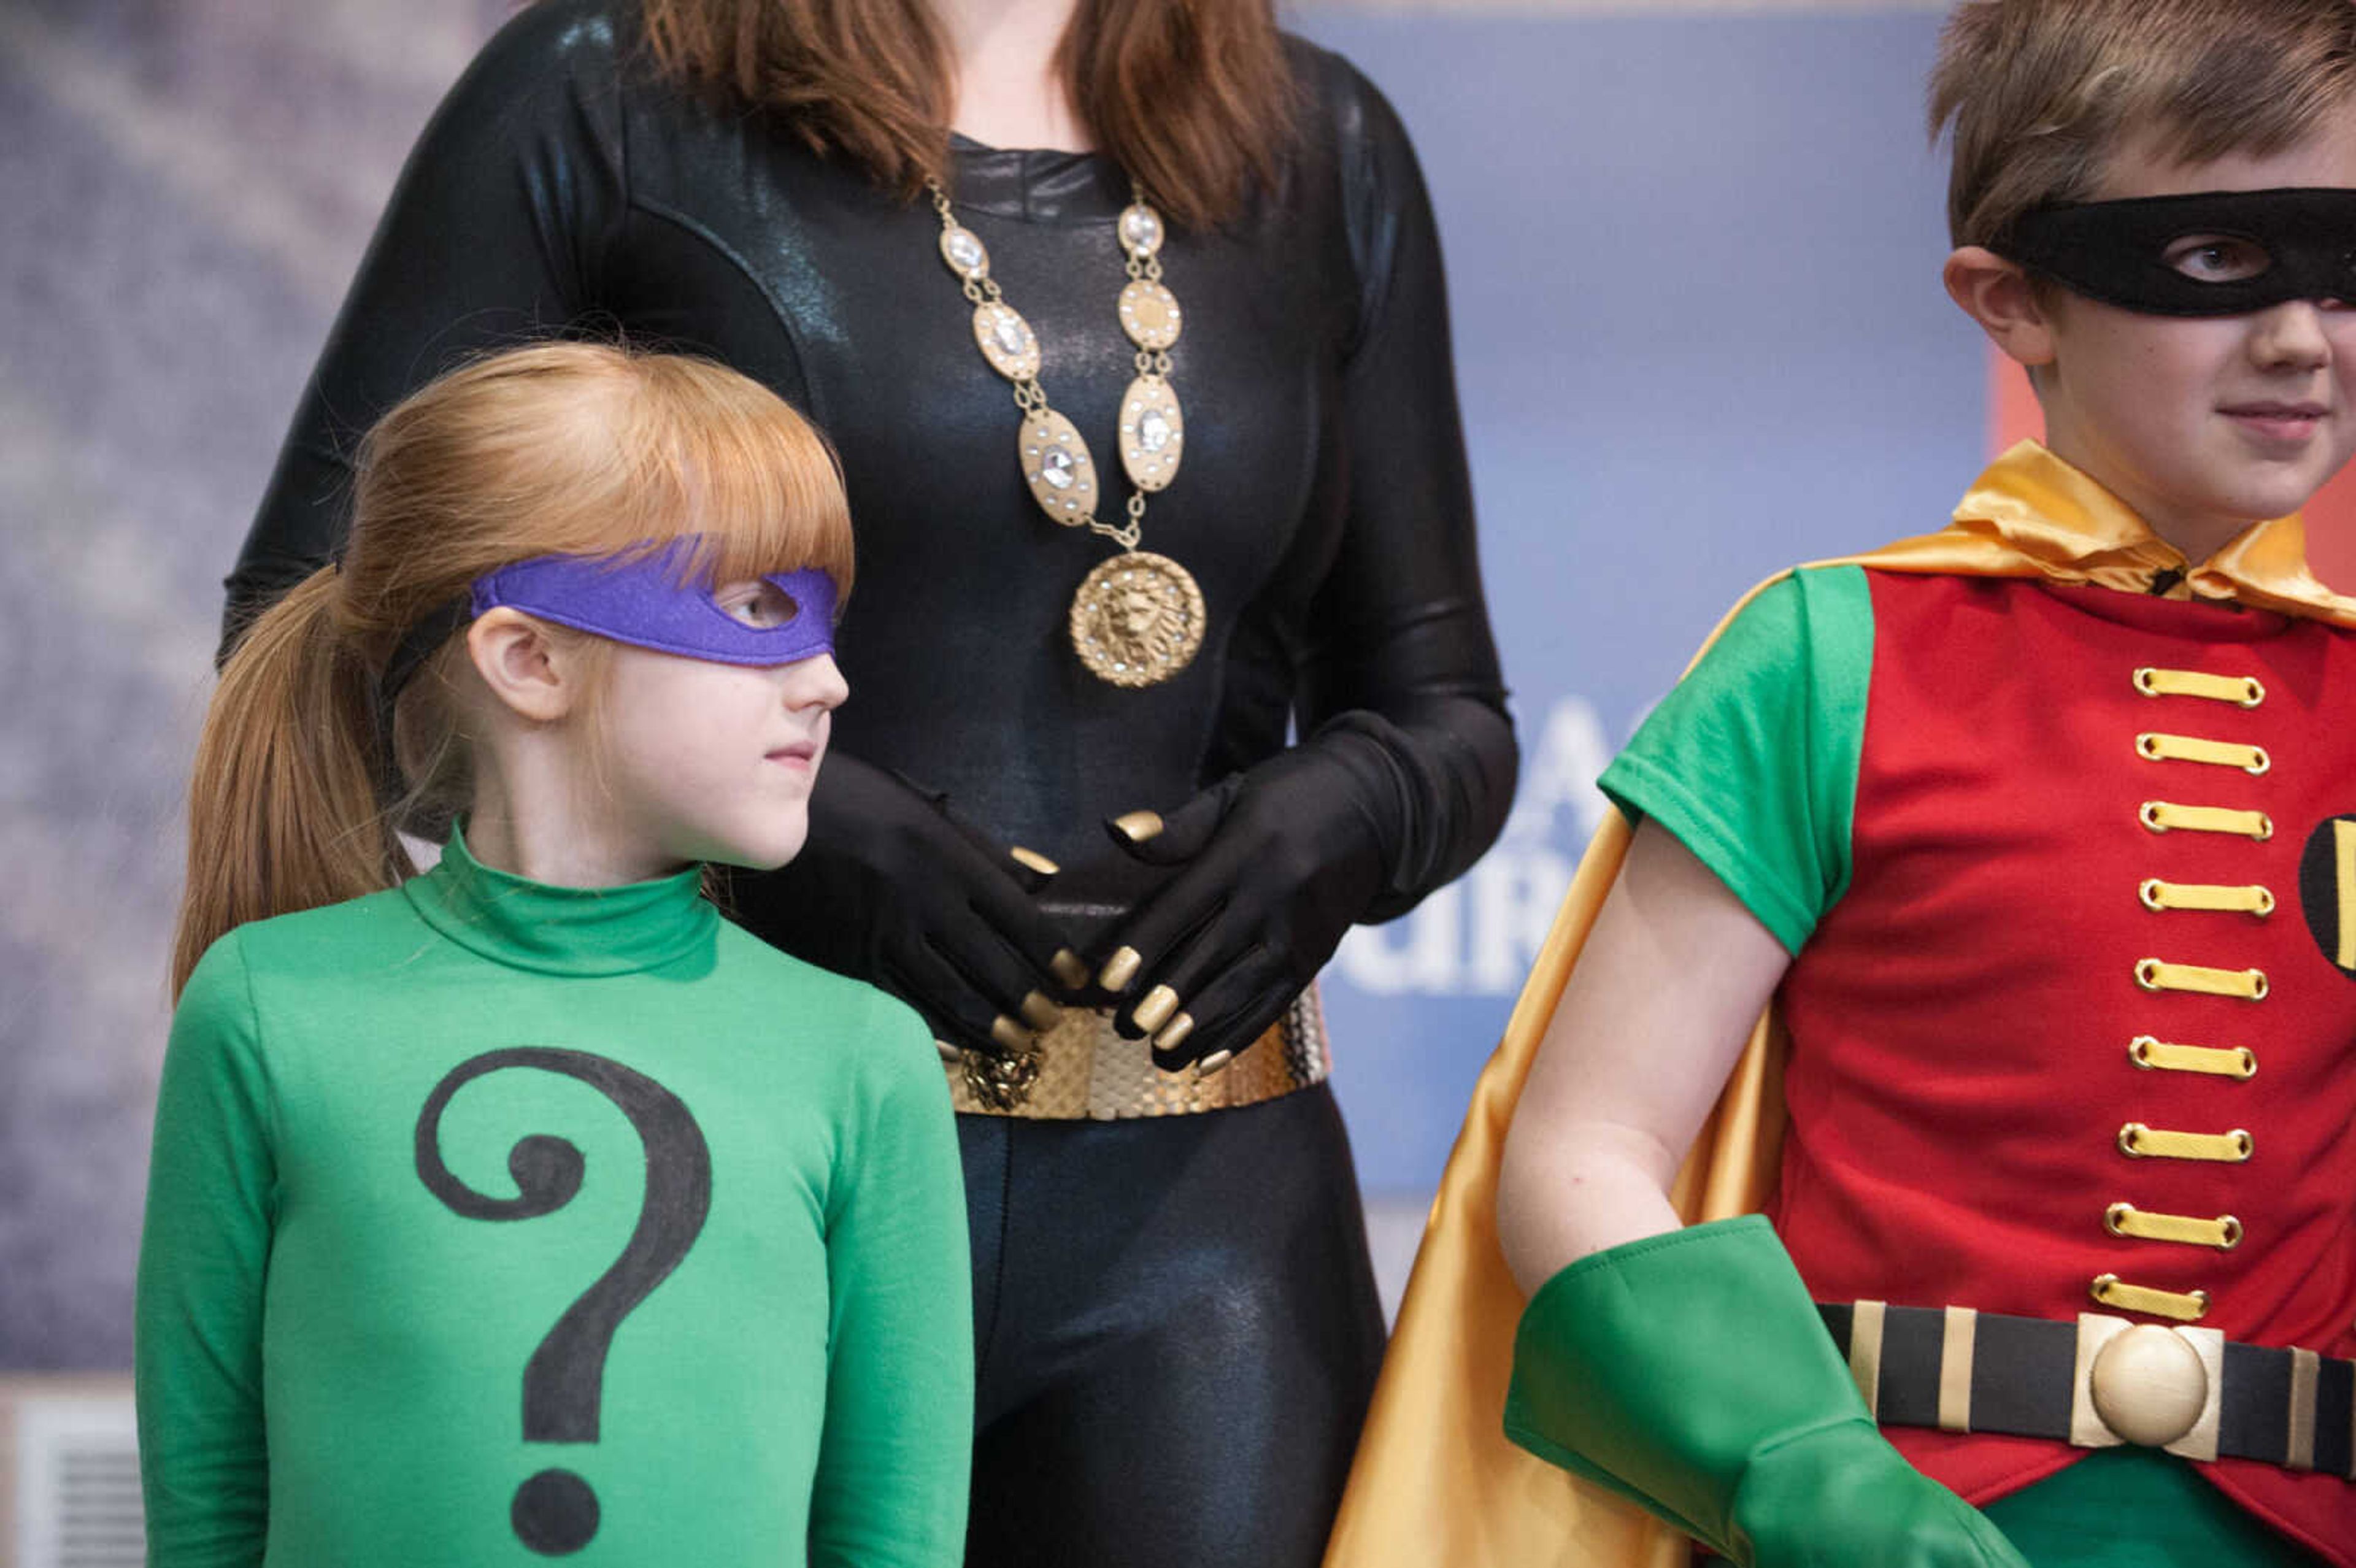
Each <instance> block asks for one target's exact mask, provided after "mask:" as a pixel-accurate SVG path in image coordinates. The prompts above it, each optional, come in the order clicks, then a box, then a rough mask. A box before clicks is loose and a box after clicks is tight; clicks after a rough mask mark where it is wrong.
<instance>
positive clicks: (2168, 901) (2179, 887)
mask: <svg viewBox="0 0 2356 1568" xmlns="http://www.w3.org/2000/svg"><path fill="white" fill-rule="evenodd" d="M2136 897H2137V898H2139V899H2141V900H2142V901H2143V907H2144V908H2146V909H2158V910H2166V909H2209V910H2227V911H2231V912H2235V913H2238V914H2254V915H2257V916H2258V917H2260V918H2261V919H2263V918H2265V916H2267V915H2270V914H2272V913H2274V912H2275V895H2274V894H2273V892H2272V891H2269V890H2267V889H2265V888H2263V887H2260V886H2258V885H2256V884H2255V883H2251V884H2248V885H2245V886H2242V887H2230V886H2222V885H2220V884H2217V883H2214V882H2168V881H2162V880H2160V879H2159V878H2158V877H2147V878H2145V879H2144V880H2143V881H2142V883H2141V884H2140V885H2138V886H2137V887H2136Z"/></svg>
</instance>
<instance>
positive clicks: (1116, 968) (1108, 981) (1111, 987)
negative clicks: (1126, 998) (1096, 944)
mask: <svg viewBox="0 0 2356 1568" xmlns="http://www.w3.org/2000/svg"><path fill="white" fill-rule="evenodd" d="M1144 966H1145V955H1143V954H1142V953H1140V952H1139V951H1138V950H1137V949H1136V948H1134V947H1124V948H1122V949H1121V950H1120V951H1119V952H1118V953H1116V954H1114V955H1112V956H1111V957H1109V958H1108V959H1106V960H1105V966H1104V968H1103V969H1102V970H1101V971H1099V972H1098V975H1097V984H1098V985H1099V986H1102V987H1104V988H1105V989H1106V990H1108V991H1126V990H1128V989H1129V983H1130V981H1131V980H1134V979H1136V978H1137V972H1138V971H1139V970H1140V969H1141V968H1143V967H1144Z"/></svg>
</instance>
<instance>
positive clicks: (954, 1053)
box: [933, 1040, 965, 1061]
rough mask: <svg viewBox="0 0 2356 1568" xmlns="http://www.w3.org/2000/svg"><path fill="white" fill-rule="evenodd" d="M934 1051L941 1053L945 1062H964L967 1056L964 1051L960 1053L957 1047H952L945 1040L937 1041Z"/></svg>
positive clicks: (934, 1042) (934, 1044) (934, 1043)
mask: <svg viewBox="0 0 2356 1568" xmlns="http://www.w3.org/2000/svg"><path fill="white" fill-rule="evenodd" d="M933 1049H934V1050H935V1051H939V1052H940V1053H941V1060H942V1061H961V1060H963V1059H964V1056H965V1052H964V1051H959V1050H958V1048H957V1047H956V1046H954V1045H951V1044H950V1043H949V1042H948V1040H935V1041H933Z"/></svg>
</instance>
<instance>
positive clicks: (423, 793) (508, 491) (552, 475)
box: [172, 343, 851, 997]
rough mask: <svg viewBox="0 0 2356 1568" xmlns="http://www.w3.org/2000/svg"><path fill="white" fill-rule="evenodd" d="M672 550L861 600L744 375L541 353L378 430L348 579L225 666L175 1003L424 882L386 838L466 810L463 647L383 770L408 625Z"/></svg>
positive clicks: (408, 713)
mask: <svg viewBox="0 0 2356 1568" xmlns="http://www.w3.org/2000/svg"><path fill="white" fill-rule="evenodd" d="M682 538H686V539H691V541H692V544H691V549H689V550H687V551H686V552H684V553H683V557H682V566H683V569H684V570H686V571H689V572H691V574H693V575H695V576H697V577H699V578H701V579H702V580H703V581H709V582H715V583H716V582H728V581H739V580H742V579H745V578H750V577H757V576H760V575H763V574H765V573H769V572H777V571H795V570H798V569H799V568H802V567H806V566H816V567H820V568H823V569H824V570H826V571H829V572H830V573H832V574H833V576H834V578H835V581H837V583H838V584H840V586H841V590H842V592H845V593H848V592H850V589H851V518H850V514H849V511H848V509H847V507H846V506H845V503H844V501H843V494H842V482H841V475H840V474H839V473H838V471H837V469H836V465H835V461H834V454H833V453H832V451H831V450H830V448H829V447H828V446H827V444H826V443H825V441H824V439H823V438H822V437H820V436H819V433H818V432H817V431H815V430H814V429H812V428H811V426H810V425H809V421H806V420H804V419H803V418H802V417H801V416H800V415H799V414H797V413H796V412H795V411H793V410H792V409H791V408H789V407H787V405H786V403H785V402H784V400H781V399H779V398H778V397H777V396H776V393H774V392H772V391H770V390H769V389H766V388H765V387H763V386H761V385H760V384H759V383H757V382H755V381H753V380H751V379H747V378H746V377H744V376H740V375H738V374H737V373H736V372H735V371H734V370H730V369H726V368H723V367H721V366H719V365H714V364H712V363H710V362H708V361H705V360H700V359H690V358H684V357H679V356H675V355H657V354H640V353H636V352H633V351H630V350H628V349H626V348H620V347H607V346H604V345H596V344H586V343H550V344H542V345H540V346H537V347H529V348H517V349H510V350H509V351H507V352H505V353H501V354H496V355H492V356H490V357H487V358H483V359H479V360H477V361H475V362H474V363H472V364H470V365H467V366H466V367H464V368H460V369H457V370H455V371H453V372H451V373H450V374H449V375H446V376H444V377H443V378H441V379H439V380H436V381H434V382H433V383H431V384H430V385H428V386H426V387H425V388H424V389H422V390H420V391H418V392H416V393H414V394H413V395H412V396H411V397H410V398H408V399H407V400H404V401H403V402H402V403H401V404H400V405H399V406H397V407H396V408H394V409H393V410H392V411H391V412H390V413H388V414H386V415H385V416H384V418H383V420H382V421H380V422H379V423H378V424H377V426H376V428H375V429H374V430H372V431H370V432H369V435H368V438H367V440H366V441H365V442H364V443H362V446H361V448H360V454H359V467H358V470H357V472H356V475H355V477H354V481H353V496H352V523H351V533H350V539H349V544H348V548H347V549H346V551H345V554H344V559H343V561H342V563H341V565H340V566H328V567H324V568H322V569H320V570H319V571H316V572H313V573H312V574H311V575H310V576H309V577H307V578H305V580H304V581H302V582H301V583H299V584H298V585H296V587H295V590H294V592H291V593H289V594H288V595H287V596H286V597H285V598H284V599H283V600H281V601H280V602H279V603H277V604H275V605H274V606H273V607H272V608H271V609H270V610H269V611H267V612H266V613H263V614H262V616H261V617H260V618H259V619H258V620H256V621H255V622H254V624H252V627H251V628H249V629H248V630H247V632H246V634H245V636H244V639H243V640H242V641H241V642H240V643H239V645H238V646H237V650H236V652H235V653H233V654H232V655H231V656H230V660H229V663H228V665H227V666H226V667H224V668H223V669H222V671H221V679H220V688H219V689H218V690H217V691H216V692H215V693H214V694H213V700H212V707H211V709H210V710H209V712H208V713H207V715H206V717H205V727H204V733H203V736H202V738H201V739H200V740H199V741H198V745H197V760H196V769H195V776H194V778H193V780H192V781H191V784H190V787H189V806H188V880H187V891H186V893H185V894H184V895H183V897H182V900H181V904H180V921H179V930H178V932H177V935H176V936H175V938H174V942H173V951H172V993H173V995H174V996H175V997H177V996H178V995H179V992H180V989H181V987H184V986H186V985H187V978H188V974H189V971H190V970H192V969H194V968H195V967H196V964H197V960H198V958H200V957H202V956H203V955H204V952H205V949H206V948H208V947H209V946H210V945H211V944H213V943H214V942H215V941H216V940H217V939H219V938H220V936H221V935H222V934H223V933H226V932H228V931H229V930H230V928H231V927H233V926H236V925H240V924H241V923H244V922H246V921H250V920H260V919H262V918H264V917H265V916H269V915H274V914H284V913H287V912H292V911H295V910H302V909H311V908H315V907H316V906H318V905H321V904H328V903H335V902H337V901H341V900H344V899H348V898H355V897H358V896H359V895H360V894H362V893H366V892H372V891H376V890H378V889H380V888H389V887H391V886H393V885H394V884H395V883H397V882H398V881H399V880H401V878H402V875H404V874H405V873H406V872H407V871H408V869H410V868H409V859H408V855H407V853H406V852H405V851H404V850H403V849H402V847H401V842H400V838H399V837H398V834H397V831H396V830H397V829H398V828H400V827H409V826H426V825H430V824H433V823H434V822H437V821H447V820H448V818H449V816H450V815H451V814H452V813H453V812H455V811H456V810H459V809H462V808H463V807H464V806H465V805H466V804H467V797H468V795H469V793H470V791H471V788H472V784H471V777H472V773H471V767H470V761H469V749H468V745H467V741H466V726H465V722H464V720H465V717H466V705H465V704H464V703H463V702H462V701H461V700H460V697H461V692H462V689H463V688H462V687H461V684H460V679H459V677H460V675H461V674H462V673H463V672H461V671H460V669H459V668H458V666H459V664H460V663H461V662H462V661H463V660H464V659H465V657H466V654H465V647H464V644H465V637H464V635H463V630H461V631H454V632H453V633H452V634H451V635H449V636H448V637H447V638H445V639H444V642H443V644H442V645H441V646H440V647H439V648H438V649H437V650H435V651H434V653H433V654H432V656H430V657H429V658H428V659H427V661H426V662H425V664H424V665H423V667H422V668H421V669H420V672H419V674H418V676H417V677H416V678H415V679H413V680H412V681H410V682H409V683H408V685H407V686H406V687H404V688H402V692H401V695H400V700H399V703H398V706H397V707H396V709H394V711H393V714H392V715H391V719H392V722H391V725H390V726H389V728H390V730H391V736H390V737H389V738H390V739H391V743H392V750H393V752H395V756H394V757H391V758H388V757H386V756H384V755H383V754H382V752H383V750H384V747H385V743H386V741H387V739H388V737H386V736H384V735H382V734H380V729H382V728H387V726H382V725H381V724H380V718H379V713H378V707H379V699H378V690H379V681H380V677H382V675H383V673H384V669H385V667H386V664H387V662H388V661H389V660H390V659H391V656H392V655H393V653H394V650H395V649H396V648H397V647H399V645H401V643H402V639H403V637H404V635H407V634H408V633H409V632H410V631H411V629H412V628H413V627H415V626H417V625H419V624H422V623H424V622H427V621H428V620H429V618H430V617H432V616H433V615H434V613H436V612H437V611H441V610H443V609H444V608H445V607H447V606H449V605H450V604H451V603H453V602H454V601H457V600H461V599H463V598H464V597H465V596H466V593H467V592H469V590H470V588H471V586H472V584H473V582H474V581H475V579H476V578H477V577H480V576H482V575H483V574H485V573H487V572H488V571H493V570H495V569H496V568H498V567H500V566H504V565H507V564H509V562H512V561H518V560H529V559H530V558H532V557H535V556H543V555H609V554H614V553H616V552H621V551H625V550H629V549H633V548H635V547H637V546H640V545H642V544H643V545H646V546H648V547H650V548H658V549H659V548H660V547H661V546H663V545H665V544H668V543H669V542H670V541H671V540H674V539H682ZM548 629H549V631H550V633H551V635H558V636H563V637H570V638H580V639H582V641H583V642H584V645H585V646H586V648H587V650H588V651H589V652H590V654H591V658H590V660H589V661H588V667H590V668H591V670H592V672H593V678H594V667H595V658H594V654H595V651H596V649H597V648H598V647H599V646H600V645H599V644H598V642H597V640H596V639H594V638H587V637H585V636H584V635H583V634H579V633H571V632H567V631H565V630H564V629H563V628H562V627H556V626H551V627H549V628H548ZM393 779H398V780H400V781H402V783H401V785H400V792H399V793H400V798H399V799H398V800H396V801H391V802H388V801H387V800H386V799H385V798H384V795H385V793H386V781H388V780H393Z"/></svg>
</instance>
